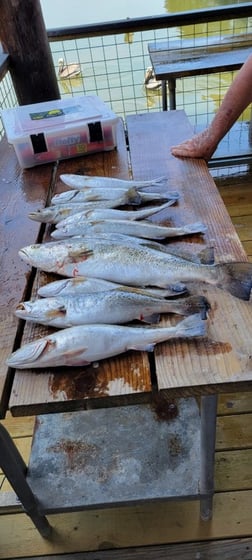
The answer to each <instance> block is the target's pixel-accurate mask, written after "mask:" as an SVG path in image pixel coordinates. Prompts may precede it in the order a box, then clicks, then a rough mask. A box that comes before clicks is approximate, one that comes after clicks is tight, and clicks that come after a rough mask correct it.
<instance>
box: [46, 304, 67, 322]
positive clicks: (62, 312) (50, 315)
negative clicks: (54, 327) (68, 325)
mask: <svg viewBox="0 0 252 560" xmlns="http://www.w3.org/2000/svg"><path fill="white" fill-rule="evenodd" d="M66 313H67V309H66V306H65V305H60V306H59V307H58V308H57V309H52V310H51V311H48V313H47V314H46V316H47V317H48V318H49V319H53V318H54V317H60V316H61V315H63V317H64V316H65V315H66Z"/></svg>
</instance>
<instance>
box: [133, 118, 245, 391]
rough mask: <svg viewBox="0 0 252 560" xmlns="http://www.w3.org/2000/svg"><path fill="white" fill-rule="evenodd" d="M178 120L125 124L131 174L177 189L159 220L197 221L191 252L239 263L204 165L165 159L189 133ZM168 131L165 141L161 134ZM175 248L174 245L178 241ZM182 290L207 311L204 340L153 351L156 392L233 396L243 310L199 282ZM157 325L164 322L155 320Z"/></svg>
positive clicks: (239, 372) (240, 375) (241, 360)
mask: <svg viewBox="0 0 252 560" xmlns="http://www.w3.org/2000/svg"><path fill="white" fill-rule="evenodd" d="M178 113H180V112H174V111H171V112H168V113H167V112H163V113H158V114H154V113H149V114H148V115H145V116H144V117H143V116H140V117H138V116H130V117H129V118H128V121H127V122H128V134H129V142H130V147H131V162H132V170H133V175H134V177H135V178H136V179H141V178H143V177H149V176H153V175H154V170H155V169H158V172H159V174H161V175H164V176H166V177H167V180H168V185H169V188H174V189H176V190H178V191H179V193H180V195H181V203H178V205H177V207H176V208H173V209H172V210H170V212H169V215H168V216H167V217H168V219H169V220H170V221H171V223H172V224H173V225H175V224H176V225H178V224H180V223H183V222H189V221H194V220H196V221H198V220H200V221H203V222H204V223H205V224H206V225H207V227H208V229H207V232H206V234H205V235H204V238H201V239H199V236H198V242H199V245H198V250H199V248H202V246H205V244H207V245H212V246H214V250H215V260H216V262H225V261H227V260H231V261H235V260H237V261H246V260H247V257H246V254H245V251H244V249H243V247H242V244H241V241H240V240H239V238H238V236H237V234H236V232H235V229H234V226H233V224H232V222H231V219H230V216H229V215H228V213H227V210H226V208H225V206H224V204H223V203H222V200H221V197H220V194H219V192H218V190H217V188H216V185H215V183H214V181H213V179H212V177H211V176H210V174H209V173H208V172H207V171H206V164H205V162H203V161H202V160H201V161H199V160H193V159H190V160H189V159H188V160H187V159H185V158H184V159H179V158H174V157H173V156H172V155H171V153H170V146H171V145H172V144H176V143H177V142H178V141H179V139H181V135H183V138H186V137H188V136H190V134H191V130H190V126H189V123H188V125H187V126H186V123H185V122H183V118H182V116H181V120H180V119H178ZM182 114H183V112H182ZM175 122H176V124H175ZM140 130H141V136H140ZM170 130H172V134H169V131H170ZM150 131H151V133H150ZM179 137H180V138H179ZM150 153H151V158H150V157H149V154H150ZM182 208H183V210H182ZM195 237H196V236H195ZM195 241H197V240H195ZM179 243H180V245H181V241H180V242H179ZM187 247H188V244H187ZM189 248H192V250H197V245H195V246H193V244H192V242H191V240H190V246H189ZM189 286H190V291H191V292H197V293H199V290H200V293H203V294H204V295H205V296H207V298H208V299H209V302H210V304H211V307H212V310H211V312H210V313H209V319H210V321H209V325H208V336H207V338H206V339H205V340H202V341H200V342H199V341H196V340H195V341H189V342H186V341H180V340H179V341H174V342H173V341H171V342H170V343H169V344H167V343H164V344H160V345H158V346H157V348H156V349H155V363H156V374H157V379H158V387H159V389H168V390H169V391H171V390H172V391H173V392H174V394H176V395H178V394H180V395H183V396H186V395H187V394H192V392H196V393H197V392H199V393H200V392H202V391H207V392H209V393H210V392H215V391H216V390H217V391H223V390H224V387H226V390H231V387H233V389H234V390H236V385H235V382H236V381H237V382H238V380H239V383H240V382H242V381H244V387H247V389H249V387H250V386H251V365H250V350H249V348H250V345H251V342H250V340H251V336H252V324H251V309H250V304H249V303H248V302H244V301H242V300H240V299H238V298H235V297H234V296H231V295H230V294H229V293H228V292H227V291H225V290H220V289H218V288H215V287H213V286H211V287H210V286H209V285H206V284H205V285H204V284H201V285H200V284H199V283H191V284H189ZM162 324H163V325H165V324H170V323H169V322H168V320H167V319H163V322H162ZM237 324H239V329H237ZM238 331H239V332H238ZM245 356H247V359H246V358H245ZM192 388H193V389H192Z"/></svg>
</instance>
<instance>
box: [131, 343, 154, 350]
mask: <svg viewBox="0 0 252 560" xmlns="http://www.w3.org/2000/svg"><path fill="white" fill-rule="evenodd" d="M154 348H155V344H154V343H149V344H144V343H143V344H140V345H139V346H138V345H137V346H134V344H132V345H130V346H129V347H128V350H139V351H143V352H153V350H154Z"/></svg>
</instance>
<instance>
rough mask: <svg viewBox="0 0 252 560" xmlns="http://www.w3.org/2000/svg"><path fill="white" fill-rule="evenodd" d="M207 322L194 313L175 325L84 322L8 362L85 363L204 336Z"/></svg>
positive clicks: (19, 365)
mask: <svg viewBox="0 0 252 560" xmlns="http://www.w3.org/2000/svg"><path fill="white" fill-rule="evenodd" d="M206 332H207V322H206V321H203V320H202V319H201V317H200V315H198V314H196V315H191V316H190V317H187V318H186V319H183V320H182V321H180V322H179V323H178V324H177V325H176V326H173V327H158V326H156V327H141V326H140V327H138V326H137V327H133V326H132V327H128V326H123V325H121V326H120V325H104V324H103V325H100V324H99V325H98V324H94V325H81V326H77V327H68V328H66V329H62V330H60V331H57V332H55V333H53V334H49V335H47V336H45V337H43V338H39V339H38V340H35V341H33V342H29V343H28V344H26V345H24V346H23V347H21V348H19V349H18V350H16V351H15V352H13V353H12V354H11V355H10V357H9V358H8V360H7V365H8V366H10V367H13V368H18V369H27V368H46V367H58V366H85V365H87V364H89V363H91V362H95V361H99V360H103V359H105V358H110V357H112V356H116V355H118V354H122V353H123V352H126V351H127V350H146V351H152V350H153V349H154V346H155V344H157V343H159V342H164V341H168V340H171V339H175V338H195V337H203V336H205V335H206Z"/></svg>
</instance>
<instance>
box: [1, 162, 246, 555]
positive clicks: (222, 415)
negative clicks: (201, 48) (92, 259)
mask: <svg viewBox="0 0 252 560" xmlns="http://www.w3.org/2000/svg"><path fill="white" fill-rule="evenodd" d="M215 180H216V183H217V184H218V187H219V190H220V193H221V196H222V197H223V200H224V202H225V204H226V206H227V208H228V211H229V213H230V216H231V218H232V221H233V223H234V224H235V228H236V230H237V232H238V235H239V237H240V239H241V241H242V243H243V245H244V248H245V250H246V252H247V254H248V256H249V259H250V260H251V261H252V189H251V184H252V173H250V172H247V173H245V174H240V175H239V174H238V175H236V176H235V177H228V176H226V177H225V176H223V177H222V178H216V179H215ZM33 422H34V419H33V418H29V417H28V418H27V417H26V418H12V417H11V416H10V415H9V414H8V415H7V417H6V419H5V420H4V421H3V424H4V425H5V426H6V427H7V428H8V430H9V432H10V434H11V435H12V436H13V438H14V440H15V442H16V444H17V446H18V448H19V450H20V451H21V453H22V455H23V457H24V459H25V460H26V461H27V460H28V457H29V452H30V446H31V438H32V431H33ZM0 489H1V492H6V491H8V490H10V487H9V484H8V481H7V480H6V479H4V476H3V474H1V472H0ZM251 500H252V394H251V393H238V394H224V395H222V396H220V398H219V404H218V422H217V440H216V494H215V497H214V516H213V520H212V521H211V522H209V523H205V522H203V521H199V516H198V507H199V504H198V503H197V502H194V501H191V502H190V501H185V502H184V501H183V502H168V503H161V504H158V503H153V504H151V503H148V504H146V505H145V506H141V507H140V506H138V507H131V508H111V509H106V510H103V511H99V510H91V511H85V512H75V513H66V514H59V515H54V516H53V525H54V527H55V528H56V532H55V536H54V539H53V540H52V541H46V540H43V539H42V538H41V536H40V535H39V533H38V532H37V531H36V529H35V528H34V527H33V525H32V523H31V522H30V520H29V518H28V517H27V516H26V514H24V513H16V514H8V512H6V513H5V514H3V515H1V520H0V558H4V559H7V558H8V559H9V558H10V559H15V558H28V557H29V558H30V559H31V557H32V558H37V559H39V558H40V557H43V559H44V560H47V559H49V558H50V559H51V560H52V559H54V558H55V560H61V559H63V558H66V560H108V559H109V560H113V559H115V560H117V559H118V560H119V558H120V560H127V559H129V558H130V559H131V560H132V559H133V558H136V559H138V560H141V559H143V558H144V559H145V558H146V559H147V558H148V559H149V560H157V559H162V558H173V559H178V560H180V559H181V560H182V558H183V560H189V559H192V558H202V559H207V560H217V559H219V558H223V560H225V559H229V560H234V559H238V558H239V560H251V558H252V513H251ZM49 519H50V516H49ZM108 535H109V538H108ZM97 551H98V552H97ZM65 555H67V556H66V557H65Z"/></svg>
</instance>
